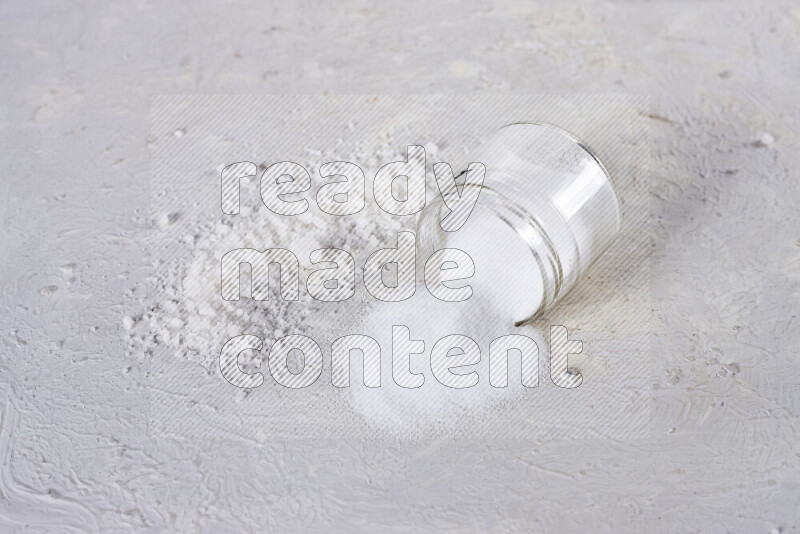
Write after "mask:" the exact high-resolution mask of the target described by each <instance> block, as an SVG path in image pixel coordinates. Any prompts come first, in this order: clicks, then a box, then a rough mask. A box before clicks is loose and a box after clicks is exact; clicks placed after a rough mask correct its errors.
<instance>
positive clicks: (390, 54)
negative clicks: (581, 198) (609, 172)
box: [0, 0, 800, 533]
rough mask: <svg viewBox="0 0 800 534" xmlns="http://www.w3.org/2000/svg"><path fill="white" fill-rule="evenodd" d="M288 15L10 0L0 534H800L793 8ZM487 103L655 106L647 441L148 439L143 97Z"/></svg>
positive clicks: (1, 19)
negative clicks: (428, 533) (140, 299)
mask: <svg viewBox="0 0 800 534" xmlns="http://www.w3.org/2000/svg"><path fill="white" fill-rule="evenodd" d="M271 4H272V5H270V4H268V3H262V2H252V3H250V2H242V1H222V2H205V1H203V2H186V3H177V2H127V3H111V2H67V1H60V2H46V1H42V2H26V1H22V0H7V1H5V2H3V3H1V4H0V96H2V101H0V102H1V103H0V132H2V138H1V139H2V157H1V158H0V162H2V171H3V176H2V180H1V181H0V187H1V188H2V189H0V195H2V198H3V201H2V202H0V210H2V211H0V243H2V261H1V262H0V268H2V279H1V281H2V282H1V285H0V291H1V292H2V293H1V294H0V303H1V305H2V308H0V310H1V311H0V336H1V337H0V340H1V342H2V351H1V352H0V388H1V391H0V393H1V395H0V403H2V420H1V422H2V426H1V427H0V458H2V468H1V470H0V531H3V532H65V531H76V532H81V531H88V532H94V531H101V532H129V531H138V532H264V531H302V532H309V531H310V532H314V531H318V532H329V531H353V530H363V531H371V532H376V531H386V530H396V531H425V530H441V531H473V532H486V531H495V532H508V531H550V532H764V533H767V532H798V531H800V511H799V510H800V445H798V437H800V424H798V414H800V364H799V363H798V359H797V346H798V343H799V342H800V319H798V313H800V305H799V304H798V302H799V301H798V298H800V212H799V211H798V207H797V206H798V201H800V180H798V177H797V173H798V170H799V169H800V164H799V162H798V155H797V150H798V147H800V144H798V136H797V125H798V124H800V100H799V99H797V98H796V96H797V94H798V89H797V87H798V82H800V6H798V5H797V4H796V3H794V4H793V3H792V2H789V1H775V0H770V1H762V2H758V3H755V2H752V3H750V2H741V1H733V2H707V3H702V4H701V3H696V2H666V1H662V2H647V3H636V2H599V3H588V2H578V3H569V4H568V5H566V4H564V5H561V4H556V3H552V4H550V3H544V2H539V3H528V2H525V3H523V2H505V3H499V2H496V3H493V4H491V5H490V4H478V3H474V2H451V3H434V2H420V3H412V2H402V3H401V2H394V3H392V4H381V5H376V4H375V3H371V2H361V3H356V2H351V3H348V4H346V5H344V6H342V7H338V8H334V7H333V5H332V4H320V3H315V2H293V3H290V2H281V3H278V2H274V3H271ZM474 91H483V92H500V93H502V92H518V93H609V92H623V93H638V94H647V95H650V97H651V99H652V100H651V101H652V116H651V119H652V133H653V160H652V165H651V168H652V169H653V176H652V180H653V191H652V197H653V213H654V222H655V225H654V227H655V232H654V251H653V266H654V267H653V281H654V288H653V289H654V291H653V293H654V303H653V308H654V314H655V322H656V328H657V335H656V336H655V337H654V348H653V351H654V357H653V364H654V369H653V401H652V402H653V431H652V437H651V438H650V439H648V440H645V441H641V442H636V443H615V442H609V441H602V442H587V441H581V442H543V443H537V442H529V443H487V444H486V445H485V446H476V445H475V443H471V444H464V445H463V446H453V445H448V446H442V445H438V444H430V445H428V446H425V447H413V448H410V447H408V446H406V445H403V444H401V443H398V444H397V446H396V447H388V448H380V449H377V448H375V447H372V446H370V445H365V444H363V443H358V442H342V441H337V442H331V443H308V442H300V443H273V444H271V446H270V447H247V446H244V445H242V446H234V445H230V446H227V447H226V448H225V449H220V448H219V447H218V446H217V445H215V444H213V443H207V442H168V441H160V440H156V439H153V438H151V437H148V434H147V431H146V430H147V413H148V411H147V400H148V397H147V384H148V381H147V376H146V373H145V369H146V361H145V360H143V359H141V358H130V357H126V356H125V353H124V350H123V345H122V338H121V335H120V325H121V319H122V317H123V316H124V315H125V314H126V311H127V309H128V307H129V306H130V305H131V304H130V303H131V302H132V301H133V299H135V297H136V295H137V294H141V292H143V291H145V290H146V284H144V281H143V277H144V275H145V265H144V263H143V262H142V260H141V243H142V241H141V240H142V238H143V236H144V232H145V230H146V226H147V215H146V206H147V196H148V191H147V179H148V170H149V156H148V129H149V118H148V111H149V101H150V97H151V95H153V94H156V93H179V92H180V93H195V92H197V93H271V92H276V93H311V94H319V93H325V92H330V93H354V92H355V93H406V92H409V93H435V92H443V93H448V92H474Z"/></svg>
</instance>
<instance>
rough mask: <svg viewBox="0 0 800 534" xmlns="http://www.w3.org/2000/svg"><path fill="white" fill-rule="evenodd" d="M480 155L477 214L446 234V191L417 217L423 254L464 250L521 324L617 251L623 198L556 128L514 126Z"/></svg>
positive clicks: (484, 287) (483, 284) (583, 149)
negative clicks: (481, 170)
mask: <svg viewBox="0 0 800 534" xmlns="http://www.w3.org/2000/svg"><path fill="white" fill-rule="evenodd" d="M473 161H475V162H480V163H483V164H484V166H485V178H484V182H483V186H482V189H481V191H480V194H479V196H478V200H477V202H476V205H475V208H474V209H473V211H472V213H471V215H470V217H469V219H467V222H466V223H465V224H464V225H463V226H462V227H461V228H460V229H459V230H457V231H455V232H445V231H444V230H442V227H441V224H440V221H441V219H442V218H443V217H444V216H446V215H447V214H448V213H449V212H450V210H449V208H447V207H446V206H445V204H444V202H443V201H442V197H441V196H440V195H437V197H436V199H435V200H434V201H433V202H432V203H431V204H429V205H428V206H427V207H426V208H425V209H424V210H423V211H422V213H421V214H420V217H419V220H418V223H417V240H418V247H419V254H420V257H421V258H422V259H423V260H424V259H425V258H427V257H429V256H430V254H431V253H432V252H433V251H435V250H439V249H442V248H457V249H461V250H463V251H465V252H466V253H467V254H469V255H470V256H471V257H472V259H473V261H474V263H475V275H474V276H473V277H472V278H470V279H469V280H468V283H469V284H470V285H471V286H472V287H473V291H474V292H476V291H480V292H482V293H483V295H484V296H487V295H490V296H491V298H492V299H493V300H496V299H500V300H501V301H502V302H504V303H505V304H503V306H504V308H505V309H508V310H509V312H510V314H511V317H512V318H513V320H514V322H515V323H516V324H522V323H525V322H528V321H531V320H533V319H536V318H538V317H539V316H541V314H542V313H543V312H544V311H545V310H546V309H547V308H549V307H551V306H552V305H553V304H555V303H556V302H558V301H559V299H561V298H563V296H564V295H565V294H567V292H569V290H570V289H572V288H573V287H574V286H575V283H576V282H577V281H578V279H579V278H580V277H581V276H582V275H583V274H584V273H585V272H586V270H587V269H588V268H589V266H590V265H591V264H592V263H593V262H594V261H595V260H596V259H597V258H598V257H599V256H600V255H601V254H602V253H603V251H604V250H606V248H608V246H609V245H610V244H611V242H612V241H613V240H614V238H615V237H616V235H617V234H618V233H619V230H620V224H621V221H622V217H621V210H620V202H619V198H618V196H617V192H616V191H615V188H614V184H613V182H612V181H611V178H610V176H609V174H608V171H607V170H606V168H605V167H604V166H603V164H602V163H601V162H600V160H599V159H598V158H597V157H596V156H595V154H594V153H592V151H591V150H590V149H589V148H588V147H587V146H586V145H585V144H584V143H582V142H581V141H580V140H578V139H577V138H576V137H574V136H573V135H571V134H569V133H567V132H565V131H564V130H561V129H560V128H557V127H555V126H552V125H549V124H539V123H519V124H511V125H508V126H505V127H503V128H501V129H500V130H498V131H497V132H496V133H495V134H494V135H493V136H492V137H491V138H490V139H489V140H488V141H487V142H486V143H485V144H484V145H483V146H482V147H481V149H480V150H479V151H478V153H477V154H476V156H475V157H474V159H473ZM462 174H463V173H462ZM457 182H458V180H457Z"/></svg>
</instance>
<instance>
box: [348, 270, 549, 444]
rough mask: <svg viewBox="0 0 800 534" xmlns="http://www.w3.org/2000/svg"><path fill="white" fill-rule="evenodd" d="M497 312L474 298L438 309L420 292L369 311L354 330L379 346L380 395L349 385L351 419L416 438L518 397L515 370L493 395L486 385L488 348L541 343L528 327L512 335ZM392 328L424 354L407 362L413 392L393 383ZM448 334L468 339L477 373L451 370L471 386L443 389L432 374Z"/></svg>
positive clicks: (491, 302)
mask: <svg viewBox="0 0 800 534" xmlns="http://www.w3.org/2000/svg"><path fill="white" fill-rule="evenodd" d="M498 304H502V303H500V302H498V301H497V300H495V299H493V298H491V296H490V297H489V298H486V297H484V296H481V295H480V294H479V293H475V294H474V295H473V297H472V298H470V299H469V300H468V301H466V302H460V303H453V302H443V301H441V300H438V299H436V298H435V297H433V296H431V294H430V293H429V292H428V291H427V290H426V289H425V287H424V286H423V285H421V284H420V285H419V286H418V287H417V291H416V293H415V295H414V296H413V297H412V298H411V299H408V300H406V301H403V302H392V303H386V302H379V303H376V304H375V305H374V306H372V308H371V310H370V313H369V314H368V315H367V316H366V317H365V318H364V319H363V321H362V322H361V323H360V324H359V325H357V326H358V328H357V330H358V331H359V332H361V333H364V334H368V335H370V336H372V337H374V338H375V339H376V340H377V341H378V343H379V344H380V346H381V349H382V351H383V352H382V360H381V366H382V367H381V387H380V388H367V387H366V386H365V385H364V384H363V381H360V380H358V379H357V380H355V381H354V382H353V383H352V384H351V386H350V399H351V403H352V406H353V408H354V409H355V411H356V412H357V413H358V414H359V415H360V416H361V417H363V418H364V420H365V421H366V422H367V423H368V424H370V425H372V426H374V427H377V428H379V429H381V430H382V431H386V432H388V433H390V434H397V435H404V436H422V435H425V434H427V433H428V432H430V431H431V430H432V429H435V430H437V431H439V432H442V431H444V432H448V431H449V430H453V429H454V428H455V427H456V426H457V425H459V424H460V423H461V422H462V421H464V418H465V417H466V418H470V417H475V416H476V415H480V412H482V411H484V410H486V409H488V408H490V407H491V406H492V405H494V404H496V403H498V402H501V401H508V400H510V399H512V398H514V397H515V396H518V395H520V394H521V393H522V391H523V388H522V386H521V384H520V382H519V368H516V369H515V368H514V365H513V364H512V363H511V361H510V362H509V375H508V376H509V386H508V387H507V388H494V387H492V386H491V385H490V384H489V344H490V343H491V341H492V340H494V339H496V338H498V337H501V336H504V335H507V334H522V335H527V336H529V337H531V338H532V339H534V340H535V341H536V342H537V343H540V341H541V336H540V335H539V334H538V333H537V332H536V331H535V330H534V329H533V328H532V327H531V326H522V327H515V326H514V321H513V319H512V317H513V316H512V315H511V314H510V313H509V311H510V310H509V309H508V308H506V307H503V306H500V307H498V306H497V305H498ZM393 325H403V326H407V327H408V328H409V330H410V336H411V339H412V340H422V341H424V343H425V349H424V352H423V353H421V354H414V355H412V356H411V360H410V370H411V372H412V373H422V374H423V375H424V377H425V382H424V383H423V385H422V386H421V387H419V388H415V389H409V388H403V387H400V386H399V385H397V384H396V383H395V381H394V380H393V377H392V359H391V358H392V352H391V351H392V326H393ZM451 334H460V335H464V336H467V337H470V338H471V339H472V340H474V341H475V342H476V343H477V344H478V346H479V347H480V350H481V359H480V362H479V363H478V364H477V365H474V366H469V367H465V368H463V370H457V369H454V370H453V372H454V373H456V374H460V373H469V372H477V373H478V383H477V384H476V385H475V386H472V387H470V388H464V389H454V388H448V387H445V386H444V385H442V384H441V383H439V382H438V381H437V379H436V377H435V376H433V374H432V371H431V366H430V354H431V349H432V348H433V346H434V344H435V343H436V342H437V341H438V340H439V339H441V338H443V337H445V336H448V335H451ZM512 361H513V360H512ZM515 377H516V378H515Z"/></svg>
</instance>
